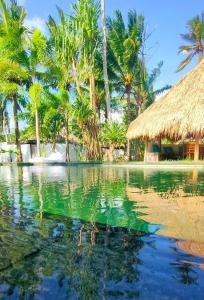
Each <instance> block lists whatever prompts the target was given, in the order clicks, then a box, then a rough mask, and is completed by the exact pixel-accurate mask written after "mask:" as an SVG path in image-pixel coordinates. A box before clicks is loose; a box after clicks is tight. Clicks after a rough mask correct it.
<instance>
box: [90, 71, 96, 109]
mask: <svg viewBox="0 0 204 300" xmlns="http://www.w3.org/2000/svg"><path fill="white" fill-rule="evenodd" d="M90 102H91V106H92V108H93V109H94V110H95V111H96V85H95V78H94V74H93V72H91V76H90Z"/></svg>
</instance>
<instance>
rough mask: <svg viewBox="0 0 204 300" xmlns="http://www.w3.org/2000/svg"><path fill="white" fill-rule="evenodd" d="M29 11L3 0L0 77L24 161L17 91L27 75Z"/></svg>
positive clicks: (13, 0) (1, 0)
mask: <svg viewBox="0 0 204 300" xmlns="http://www.w3.org/2000/svg"><path fill="white" fill-rule="evenodd" d="M25 17H26V12H25V9H24V8H23V7H20V6H18V5H17V2H16V1H15V0H11V1H10V6H7V5H6V1H5V0H0V55H1V62H0V77H1V91H2V92H4V94H5V95H6V96H7V97H9V98H11V99H12V103H13V115H14V127H15V138H16V146H17V150H18V156H17V159H18V161H22V153H21V146H20V132H19V124H18V107H19V104H18V99H17V96H18V92H19V89H20V88H21V86H22V84H23V81H24V80H25V79H26V77H27V74H26V72H25V71H24V70H23V68H22V65H23V64H24V63H26V61H27V54H26V51H25V42H26V36H27V29H26V28H25V26H24V25H23V23H24V20H25Z"/></svg>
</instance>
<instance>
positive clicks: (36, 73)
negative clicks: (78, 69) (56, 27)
mask: <svg viewBox="0 0 204 300" xmlns="http://www.w3.org/2000/svg"><path fill="white" fill-rule="evenodd" d="M29 48H30V49H29V50H30V55H29V59H28V72H29V76H30V78H31V82H32V84H31V87H30V98H31V104H32V108H33V113H34V115H35V129H36V141H37V156H38V157H40V156H41V149H40V126H39V118H38V108H39V104H40V98H41V97H42V95H43V86H42V85H41V84H40V83H39V82H38V81H39V80H40V77H42V76H43V73H44V72H42V71H40V69H39V67H41V69H42V65H43V63H45V60H46V54H47V53H46V52H47V41H46V39H45V37H44V36H43V35H42V33H41V32H40V31H39V30H37V29H36V30H34V32H33V34H32V38H31V41H30V47H29Z"/></svg>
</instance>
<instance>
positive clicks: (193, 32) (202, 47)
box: [177, 13, 204, 72]
mask: <svg viewBox="0 0 204 300" xmlns="http://www.w3.org/2000/svg"><path fill="white" fill-rule="evenodd" d="M187 29H188V33H185V34H181V37H182V38H183V40H184V41H186V42H187V43H188V44H189V45H183V46H181V47H180V48H179V53H181V54H187V57H186V58H185V59H184V61H182V62H181V64H180V65H179V67H178V68H177V72H178V71H181V70H183V69H184V68H185V67H186V66H187V65H188V64H189V63H190V62H191V61H192V59H193V57H194V56H198V62H200V61H201V60H202V59H203V57H204V13H202V14H201V15H200V16H197V17H195V18H193V19H191V20H190V21H188V23H187Z"/></svg>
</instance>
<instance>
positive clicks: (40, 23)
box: [21, 0, 46, 33]
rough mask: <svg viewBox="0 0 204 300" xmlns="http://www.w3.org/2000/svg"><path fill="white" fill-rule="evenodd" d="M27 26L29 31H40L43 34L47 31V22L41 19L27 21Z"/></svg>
mask: <svg viewBox="0 0 204 300" xmlns="http://www.w3.org/2000/svg"><path fill="white" fill-rule="evenodd" d="M21 1H22V0H21ZM25 26H26V27H28V28H29V29H39V30H40V31H42V32H43V33H45V31H46V25H45V20H44V19H42V18H40V17H33V18H30V19H25Z"/></svg>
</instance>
